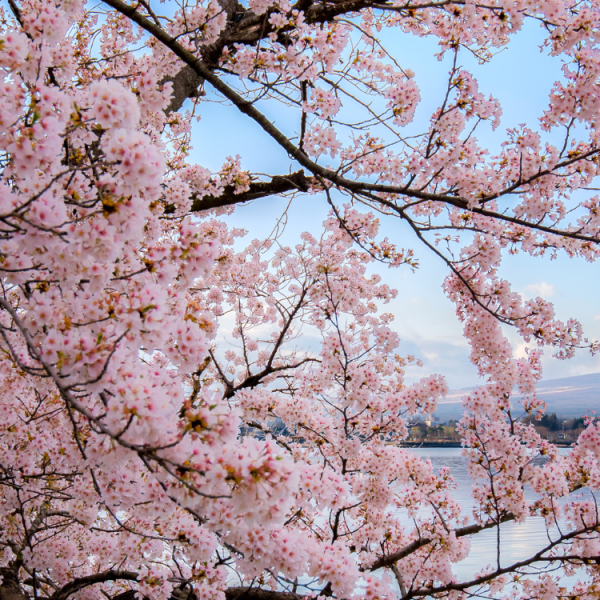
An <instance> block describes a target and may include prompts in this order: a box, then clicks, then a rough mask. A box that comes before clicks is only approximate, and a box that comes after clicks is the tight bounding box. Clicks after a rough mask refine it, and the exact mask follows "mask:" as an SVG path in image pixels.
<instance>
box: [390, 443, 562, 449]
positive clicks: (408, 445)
mask: <svg viewBox="0 0 600 600" xmlns="http://www.w3.org/2000/svg"><path fill="white" fill-rule="evenodd" d="M552 443H553V445H554V446H556V447H557V448H570V447H571V446H572V444H571V443H568V442H567V443H565V442H552ZM392 445H393V446H397V447H399V448H462V444H461V443H460V442H406V441H404V442H394V443H393V444H392Z"/></svg>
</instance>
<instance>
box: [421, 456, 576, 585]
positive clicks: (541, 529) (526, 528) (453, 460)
mask: <svg viewBox="0 0 600 600" xmlns="http://www.w3.org/2000/svg"><path fill="white" fill-rule="evenodd" d="M415 452H416V453H417V454H418V455H419V456H421V457H422V458H428V459H430V460H431V463H432V465H433V467H434V469H439V468H441V467H449V468H450V473H451V475H452V477H453V478H454V481H455V483H456V484H457V485H458V488H457V489H456V490H454V492H453V495H454V497H455V498H456V500H457V501H458V502H459V503H460V504H461V506H462V507H463V510H464V514H465V516H470V515H471V514H472V513H471V509H472V507H473V499H472V498H471V486H472V484H473V480H472V479H471V477H470V476H469V474H468V472H467V460H466V458H465V457H464V456H462V455H461V449H460V448H417V449H415ZM560 452H561V454H566V453H567V452H568V448H561V449H560ZM535 497H536V496H535V494H534V493H533V491H531V490H530V498H531V499H535ZM550 534H551V536H552V538H553V539H555V538H556V535H557V531H556V528H554V529H553V530H551V531H550ZM496 535H497V533H496V530H495V529H491V530H487V531H482V532H481V533H478V534H476V535H474V536H472V537H471V538H470V539H471V552H470V554H469V556H468V557H467V558H466V559H465V560H463V561H462V562H460V563H457V564H455V565H454V568H453V570H454V573H455V574H456V575H457V576H458V577H459V578H460V579H463V578H466V577H469V576H470V575H474V574H475V573H476V572H478V571H480V570H481V569H482V568H483V567H485V566H486V565H488V564H491V565H495V564H496ZM500 535H501V538H500V539H501V566H503V567H505V566H508V565H510V564H512V563H514V562H515V561H519V560H523V559H525V558H527V557H528V556H531V555H532V554H533V553H534V552H537V551H538V550H541V549H542V548H543V547H544V546H545V545H547V544H548V531H547V530H546V524H545V521H544V519H543V518H541V517H530V518H528V519H527V520H526V521H525V522H524V523H504V524H503V525H502V526H501V528H500Z"/></svg>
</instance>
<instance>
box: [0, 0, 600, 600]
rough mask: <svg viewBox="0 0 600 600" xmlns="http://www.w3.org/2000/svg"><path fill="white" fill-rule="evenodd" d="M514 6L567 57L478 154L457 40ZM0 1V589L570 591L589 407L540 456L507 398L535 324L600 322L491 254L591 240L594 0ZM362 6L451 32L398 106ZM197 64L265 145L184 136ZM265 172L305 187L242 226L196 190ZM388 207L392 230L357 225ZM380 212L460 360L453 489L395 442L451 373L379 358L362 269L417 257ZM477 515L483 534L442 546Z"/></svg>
mask: <svg viewBox="0 0 600 600" xmlns="http://www.w3.org/2000/svg"><path fill="white" fill-rule="evenodd" d="M526 20H530V21H535V22H537V23H538V24H539V25H540V26H541V27H542V28H543V30H544V31H545V34H546V46H547V48H548V50H549V52H550V53H551V54H552V55H554V56H556V57H558V58H559V59H560V60H562V62H563V78H562V80H561V81H559V82H557V83H556V84H555V86H554V87H553V89H552V90H551V94H550V97H549V101H548V106H547V107H546V110H545V112H544V113H543V115H542V116H541V118H540V120H539V122H538V123H535V124H531V126H530V127H527V126H522V127H521V128H519V129H515V130H510V131H508V132H507V133H506V138H505V142H504V143H503V145H502V147H501V150H500V151H499V152H498V153H496V154H494V153H491V152H488V151H487V150H486V148H484V147H482V146H481V145H480V143H479V142H478V140H477V137H476V135H475V133H474V132H475V130H476V129H477V128H478V127H481V126H485V125H486V123H489V124H491V125H492V126H493V127H494V128H496V127H498V126H499V124H500V115H501V107H500V104H499V103H498V101H497V100H495V99H494V98H492V97H488V98H486V97H484V95H483V94H482V93H481V92H480V91H479V89H478V84H477V81H476V79H475V77H474V76H473V74H472V73H469V72H468V71H467V70H465V69H463V68H461V67H460V60H459V57H460V53H461V52H471V53H473V54H475V56H476V57H477V58H478V59H479V60H480V61H481V62H482V63H485V62H486V61H487V60H488V59H489V58H490V56H491V54H492V53H493V52H494V51H495V50H496V49H501V48H502V47H504V46H505V45H507V44H509V43H510V39H511V36H512V35H513V34H514V33H516V32H518V31H519V30H520V29H521V28H522V26H523V23H524V22H525V21H526ZM0 22H1V30H0V69H1V72H2V82H1V84H0V95H1V101H0V145H1V158H0V160H1V161H2V162H1V182H0V272H1V284H2V290H1V294H0V336H1V339H0V349H1V351H2V352H1V353H0V377H1V381H2V390H3V391H2V402H1V403H0V411H1V413H0V416H1V418H0V431H1V436H0V494H1V498H2V503H1V505H0V552H1V554H0V577H1V584H0V599H1V600H25V599H29V598H35V599H49V600H67V598H69V597H73V598H75V597H77V598H79V599H81V600H101V599H102V598H108V599H109V600H112V599H114V600H130V599H132V598H134V597H135V598H149V599H156V600H167V599H172V600H200V599H203V600H212V599H214V600H223V599H226V600H236V599H240V600H243V599H249V600H252V599H254V600H299V599H302V598H307V597H317V596H318V597H322V598H325V597H334V598H339V599H342V598H360V599H363V598H364V599H365V600H376V599H384V598H389V599H391V598H403V599H406V600H408V599H410V598H428V597H436V598H451V599H459V598H468V597H478V598H479V597H507V598H508V597H510V598H545V599H546V598H547V599H551V598H552V599H554V598H566V597H569V598H582V599H588V598H597V597H599V595H600V570H599V566H598V565H599V564H600V563H599V561H600V535H599V533H600V520H599V515H598V507H597V504H596V501H595V497H594V493H596V492H597V491H598V490H599V488H600V465H599V460H600V423H598V422H597V421H596V420H594V419H591V420H589V421H588V423H587V427H586V429H585V430H584V432H583V433H582V434H581V436H580V438H579V440H578V442H577V443H576V444H575V446H574V447H573V448H572V449H571V450H570V452H569V453H568V455H567V456H563V455H561V454H559V453H558V451H557V449H556V448H555V447H554V446H553V445H552V444H550V443H549V442H548V441H546V440H543V439H541V438H540V437H539V436H538V435H537V433H536V431H535V429H534V427H533V426H532V425H530V424H527V423H529V422H530V419H528V420H527V421H523V419H522V417H523V416H528V415H537V416H541V415H542V414H543V410H544V406H543V403H542V402H541V401H540V400H539V399H537V398H536V395H535V384H536V382H537V381H538V380H539V379H540V377H541V363H540V356H541V351H542V349H543V347H549V348H550V349H551V350H552V351H553V352H555V354H556V355H557V356H558V357H560V358H569V357H570V356H572V355H573V353H574V352H575V351H576V350H577V349H582V350H581V351H585V349H588V350H591V351H592V352H595V351H596V350H598V345H597V344H596V343H595V342H593V341H589V340H587V339H586V338H585V337H584V334H583V332H582V330H581V326H580V324H579V323H578V322H577V321H575V320H568V321H566V322H563V321H560V320H558V319H557V318H556V317H555V314H554V310H553V307H552V305H551V304H550V303H549V302H547V301H545V300H543V299H542V298H536V299H533V300H524V299H523V298H521V296H520V295H519V294H518V293H516V292H515V291H513V289H512V288H511V286H510V283H509V282H508V281H505V280H503V279H502V278H501V277H500V275H499V272H498V269H499V266H500V264H501V261H502V257H503V256H504V255H506V254H507V253H519V252H521V253H527V254H529V255H531V256H534V257H542V256H548V255H558V254H561V253H563V254H566V255H568V256H570V257H573V258H580V259H585V260H588V261H593V260H595V259H596V258H597V256H598V253H599V251H600V199H599V197H598V196H596V195H594V193H593V189H592V188H593V187H594V182H595V178H596V176H597V175H598V171H599V168H600V166H599V154H598V153H599V150H600V146H599V141H598V130H597V128H596V126H597V115H598V114H600V88H599V87H598V86H599V83H598V81H599V79H598V78H599V73H600V48H599V44H600V34H599V27H600V3H599V2H597V0H581V1H575V0H546V1H545V2H533V1H530V0H511V1H510V2H509V1H507V0H489V1H486V2H479V1H478V0H439V1H434V2H429V1H425V0H414V1H411V0H409V1H408V2H405V1H404V0H398V1H395V0H390V1H387V0H382V1H381V2H379V1H378V0H318V1H315V0H297V1H296V3H295V4H292V3H291V2H290V0H272V1H271V0H249V2H248V3H247V4H244V5H242V4H238V3H237V2H236V0H227V1H226V0H219V1H216V0H206V1H205V0H182V1H181V2H173V1H171V2H161V3H158V2H154V1H151V0H136V1H135V2H132V3H127V2H126V1H125V0H102V2H99V3H97V4H96V3H91V2H88V3H86V2H83V1H82V0H6V2H5V3H2V4H1V5H0ZM384 30H391V32H392V33H393V35H400V34H401V35H405V36H421V37H425V36H430V37H434V38H436V39H437V41H438V42H439V52H440V55H443V56H446V57H448V56H449V57H451V58H452V61H453V62H452V67H451V70H450V73H449V76H448V80H447V90H446V94H445V98H444V99H443V102H442V104H441V105H440V106H439V107H438V108H437V109H436V110H435V111H434V113H433V114H432V115H431V119H430V120H429V125H428V128H426V130H425V131H422V132H421V133H420V134H418V135H414V134H412V133H411V135H408V134H407V133H406V131H408V129H407V126H408V125H409V124H410V123H411V120H412V119H413V116H414V113H415V109H416V107H417V106H418V105H419V103H420V100H421V98H420V92H419V87H418V85H417V83H416V82H415V79H414V76H413V73H412V72H411V71H410V70H409V68H408V67H409V65H405V64H401V63H402V61H401V60H400V58H399V57H398V56H395V54H394V52H395V48H394V46H393V44H392V45H387V46H386V45H385V44H384V43H383V41H382V40H383V39H384V38H385V39H391V38H390V37H389V36H387V37H386V36H384V35H383V34H382V33H381V32H382V31H384ZM207 94H209V95H214V94H216V95H217V96H218V98H220V99H221V100H222V101H224V102H226V103H227V104H228V106H229V107H230V110H231V111H232V114H234V113H240V114H241V115H244V116H245V118H247V119H248V120H250V121H252V122H254V123H255V124H257V125H258V126H259V127H260V128H262V130H263V131H264V133H265V134H266V135H268V136H270V138H271V139H272V140H273V142H274V143H275V144H276V145H277V147H278V148H279V149H280V151H281V155H282V157H283V158H284V159H285V158H286V157H288V160H289V170H288V172H284V173H273V174H272V176H270V177H267V176H264V175H263V176H259V175H257V174H253V173H250V172H248V171H247V170H245V168H244V165H243V157H242V158H232V159H228V160H227V161H226V163H225V164H224V165H223V166H222V168H221V170H220V171H219V172H210V171H209V170H208V169H206V168H205V167H203V166H202V165H197V164H193V162H192V160H191V159H190V148H191V147H192V144H193V142H194V140H193V138H192V135H191V134H192V122H193V120H194V118H195V117H197V116H201V115H202V110H203V106H204V103H205V102H206V100H207ZM281 104H282V105H284V106H285V110H286V111H287V113H286V114H290V115H292V119H291V120H290V121H289V122H288V124H287V125H286V127H287V128H288V129H286V130H285V131H284V130H282V129H278V128H277V127H276V126H275V125H274V124H273V123H272V122H271V120H270V119H269V111H270V110H272V109H271V108H270V107H272V106H274V105H281ZM357 115H360V116H359V117H357ZM546 135H550V136H551V137H552V140H559V141H558V143H551V142H549V141H545V138H544V136H546ZM277 194H279V195H285V196H288V197H289V198H290V199H291V201H294V202H297V201H301V198H302V197H303V196H305V195H307V194H312V195H317V196H318V197H319V198H321V199H322V202H323V203H326V204H327V206H328V207H329V210H330V214H329V217H328V219H327V220H326V221H325V222H324V223H323V227H322V229H320V230H319V231H311V232H310V233H305V234H304V235H303V236H302V238H301V239H300V240H297V242H296V245H295V246H293V247H288V246H287V245H286V244H288V243H289V242H288V240H286V239H284V238H282V237H281V236H280V235H279V234H278V233H277V232H276V233H274V234H273V235H271V236H269V237H268V238H266V239H262V240H255V241H252V242H249V243H247V245H246V248H245V249H244V250H243V251H240V250H239V248H240V247H241V243H242V241H241V239H240V238H241V236H242V235H243V232H241V231H239V230H236V229H234V228H231V227H228V226H227V224H226V222H225V220H224V219H223V215H224V214H227V213H230V212H231V211H233V210H234V209H235V206H236V205H237V204H241V203H245V202H248V201H251V200H253V201H254V206H255V209H256V210H260V206H261V199H262V198H267V197H269V196H272V195H277ZM394 218H396V219H400V220H401V221H402V222H403V223H404V224H405V226H406V227H408V229H409V230H410V231H411V232H412V237H410V238H407V239H402V240H400V239H398V240H388V239H382V236H381V235H380V234H379V222H380V219H394ZM409 245H410V246H411V247H412V248H413V249H415V248H416V249H417V251H418V252H431V253H434V254H435V255H437V256H438V257H439V258H441V259H442V260H443V261H444V262H445V264H446V265H447V268H448V276H447V278H446V280H445V283H444V290H445V292H446V294H447V295H448V297H449V298H450V299H451V300H452V301H453V302H454V304H455V305H456V313H457V318H458V319H459V320H460V321H461V322H462V323H463V324H464V335H465V337H466V338H467V340H468V341H469V343H470V345H471V360H472V361H473V363H474V364H475V365H476V367H477V369H478V371H479V374H480V376H481V381H482V385H481V386H480V387H479V388H477V390H476V391H475V392H473V393H472V394H471V395H469V396H467V397H466V398H465V399H464V409H465V413H464V417H463V419H462V420H461V421H460V423H459V426H458V429H459V432H460V434H461V436H462V438H463V440H464V449H463V453H464V454H465V456H466V457H467V460H468V464H469V472H470V474H471V476H472V478H473V482H474V486H473V499H474V505H475V508H474V509H473V511H470V510H468V511H466V510H464V509H463V508H461V506H460V505H459V504H458V503H457V501H456V499H455V496H454V495H453V491H454V483H453V480H452V473H451V472H449V471H448V470H441V471H438V470H435V469H433V467H432V465H431V463H430V462H429V461H427V460H424V459H421V458H419V456H417V454H415V453H414V452H413V451H411V450H409V449H407V448H404V447H402V445H401V442H402V440H404V439H405V438H406V436H407V423H408V421H409V419H411V418H412V417H414V416H416V415H423V414H431V413H433V412H434V411H435V408H436V402H437V400H438V398H439V397H440V396H442V395H443V394H444V393H445V391H446V389H447V385H446V383H445V381H444V379H443V378H442V377H441V376H438V375H435V374H429V375H425V376H424V377H423V378H422V379H421V380H420V381H419V382H418V383H416V384H414V385H408V384H407V383H406V382H405V380H404V377H405V367H406V365H407V364H409V363H411V362H413V361H414V360H415V359H414V358H413V357H402V356H399V355H398V350H397V347H398V340H399V338H398V333H397V332H395V331H394V329H393V317H392V315H391V314H389V313H386V312H384V311H385V304H386V303H387V302H389V301H390V300H391V299H393V298H394V297H395V295H396V293H397V292H396V291H395V290H394V289H392V288H391V287H389V286H388V285H387V284H386V283H385V282H383V281H382V280H381V278H380V277H379V276H378V275H376V274H374V273H373V271H372V269H370V265H372V264H373V263H374V261H379V262H383V263H388V264H389V265H390V266H393V267H397V268H413V267H416V265H417V259H416V255H414V254H413V250H408V249H402V246H409ZM509 328H512V329H514V330H515V331H516V332H517V333H518V335H519V336H520V337H521V338H522V339H523V340H524V341H525V342H526V343H527V344H528V347H529V351H528V354H527V356H526V357H525V358H515V356H514V354H513V350H512V348H511V346H510V344H509V343H508V341H507V337H506V332H507V330H508V329H509ZM515 395H518V396H519V400H516V399H515V398H514V396H515ZM540 457H543V458H544V461H540V460H537V459H539V458H540ZM584 488H586V494H585V495H583V496H581V495H573V493H574V492H579V491H581V490H582V489H584ZM527 489H531V490H533V491H534V492H535V494H536V498H535V500H530V495H529V494H528V495H527V496H526V494H525V492H526V490H527ZM530 515H538V516H543V517H544V518H545V519H546V523H547V527H548V542H547V545H546V546H545V547H544V548H542V549H539V550H535V551H534V552H532V554H531V556H529V557H528V558H527V559H525V560H522V561H520V562H517V563H513V564H510V563H507V562H506V561H504V560H501V536H500V526H501V524H503V523H505V522H507V521H517V522H522V521H524V520H525V519H526V518H527V517H528V516H530ZM484 530H495V531H497V532H498V537H497V539H498V547H497V561H496V563H495V564H493V565H491V566H488V567H486V568H484V569H483V570H481V571H480V572H478V573H476V574H475V575H473V576H472V577H471V578H467V579H461V578H460V577H458V576H457V575H456V574H455V573H454V572H453V565H454V563H457V562H459V561H460V560H462V559H463V558H464V557H466V556H467V555H468V554H469V548H470V541H471V539H472V538H473V536H477V535H478V533H480V532H482V531H484ZM566 575H569V576H572V577H570V578H569V579H565V576H566Z"/></svg>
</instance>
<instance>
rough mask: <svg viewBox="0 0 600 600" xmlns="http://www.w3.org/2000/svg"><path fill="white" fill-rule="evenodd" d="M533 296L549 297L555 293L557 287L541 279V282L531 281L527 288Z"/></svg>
mask: <svg viewBox="0 0 600 600" xmlns="http://www.w3.org/2000/svg"><path fill="white" fill-rule="evenodd" d="M525 289H526V290H527V291H528V292H529V293H530V294H531V295H532V296H541V297H542V298H549V297H550V296H553V295H554V292H555V287H554V286H553V285H552V284H551V283H546V282H545V281H540V282H539V283H531V284H530V285H528V286H527V287H526V288H525Z"/></svg>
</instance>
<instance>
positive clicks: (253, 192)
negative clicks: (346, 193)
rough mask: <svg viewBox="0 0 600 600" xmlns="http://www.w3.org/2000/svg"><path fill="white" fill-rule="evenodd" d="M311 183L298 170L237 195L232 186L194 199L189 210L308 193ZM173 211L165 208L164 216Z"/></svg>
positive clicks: (254, 183) (196, 210)
mask: <svg viewBox="0 0 600 600" xmlns="http://www.w3.org/2000/svg"><path fill="white" fill-rule="evenodd" d="M313 183H314V181H313V180H312V178H310V177H306V175H305V174H304V171H302V170H300V171H296V172H295V173H291V174H290V175H276V176H275V177H273V178H272V179H271V181H255V182H252V183H251V184H250V186H249V189H248V190H246V191H245V192H241V193H239V194H236V193H235V188H234V187H233V186H232V185H228V186H227V187H226V188H225V189H224V190H223V193H222V194H221V195H220V196H203V197H202V198H195V199H194V201H193V203H192V207H191V209H190V210H191V211H192V212H200V211H203V210H210V209H212V208H220V207H222V206H231V205H232V204H242V203H243V202H249V201H250V200H256V199H258V198H265V197H266V196H272V195H274V194H283V193H285V192H292V191H294V190H297V191H300V192H308V190H309V188H310V186H311V185H313ZM174 211H175V207H174V206H172V205H168V206H167V207H165V214H171V213H173V212H174Z"/></svg>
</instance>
